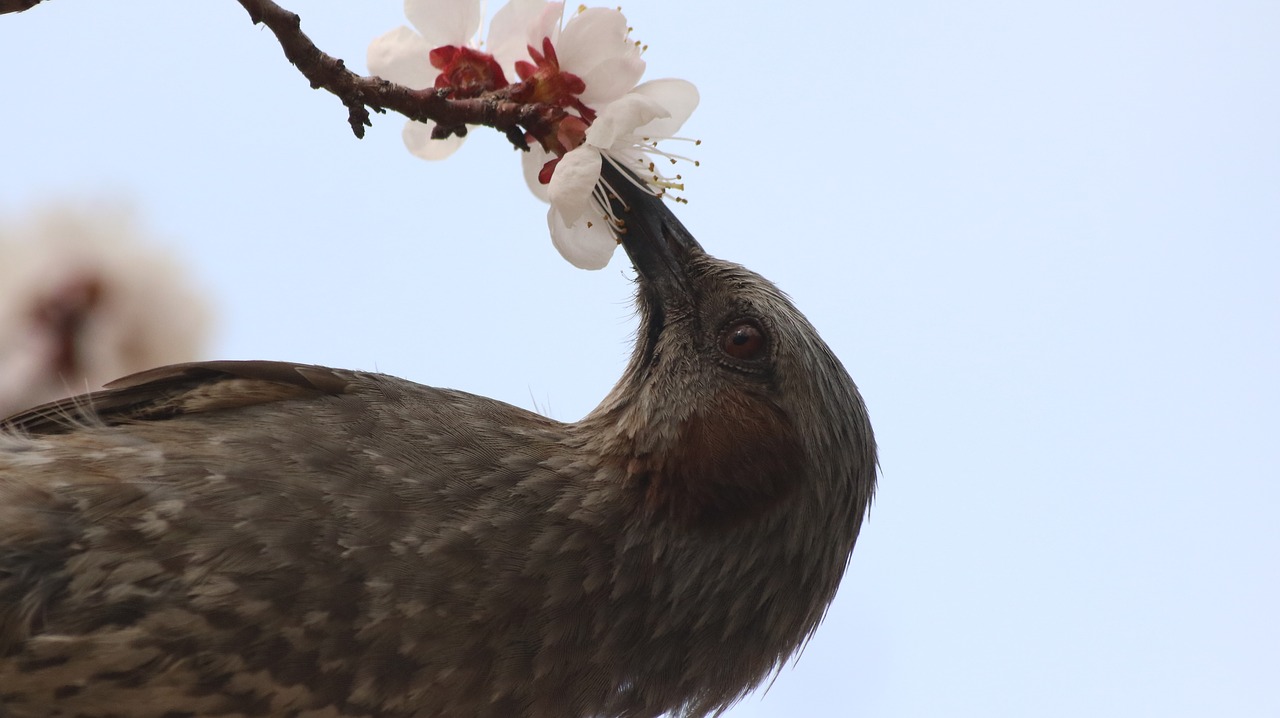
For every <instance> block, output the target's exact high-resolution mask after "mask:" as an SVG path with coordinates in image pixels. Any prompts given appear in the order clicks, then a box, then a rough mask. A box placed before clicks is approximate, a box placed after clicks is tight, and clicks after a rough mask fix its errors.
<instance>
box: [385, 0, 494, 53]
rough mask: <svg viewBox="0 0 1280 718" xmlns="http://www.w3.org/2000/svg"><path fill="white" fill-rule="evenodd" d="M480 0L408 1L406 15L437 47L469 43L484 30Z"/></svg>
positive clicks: (405, 8) (431, 46) (430, 42)
mask: <svg viewBox="0 0 1280 718" xmlns="http://www.w3.org/2000/svg"><path fill="white" fill-rule="evenodd" d="M480 5H481V2H480V0H404V15H405V17H407V18H409V22H411V23H413V26H414V27H415V28H417V30H418V32H419V33H422V37H423V39H424V40H426V41H427V44H428V45H430V49H432V50H434V49H435V48H437V47H440V46H442V45H467V44H469V43H470V42H471V38H473V37H475V36H476V35H477V34H478V33H479V32H480V15H481V7H480Z"/></svg>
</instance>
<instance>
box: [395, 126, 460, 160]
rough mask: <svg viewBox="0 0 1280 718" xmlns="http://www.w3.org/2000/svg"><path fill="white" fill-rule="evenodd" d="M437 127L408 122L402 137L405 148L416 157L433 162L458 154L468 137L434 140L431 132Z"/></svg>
mask: <svg viewBox="0 0 1280 718" xmlns="http://www.w3.org/2000/svg"><path fill="white" fill-rule="evenodd" d="M435 127H436V123H434V122H406V123H404V130H403V131H401V133H400V137H401V138H403V139H404V146H405V147H408V148H409V151H410V152H412V153H413V155H414V156H415V157H417V158H419V159H424V160H431V161H434V160H442V159H444V158H446V157H448V156H449V155H451V154H453V153H454V152H457V151H458V148H459V147H461V146H462V141H463V140H465V139H466V137H459V136H457V135H450V136H449V138H448V139H443V140H433V139H431V131H432V130H434V129H435Z"/></svg>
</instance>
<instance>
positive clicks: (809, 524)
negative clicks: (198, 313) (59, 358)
mask: <svg viewBox="0 0 1280 718" xmlns="http://www.w3.org/2000/svg"><path fill="white" fill-rule="evenodd" d="M617 184H618V183H615V185H617ZM628 192H630V193H631V194H635V192H633V191H632V190H624V194H625V193H628ZM627 199H628V201H629V202H630V203H631V208H632V209H631V212H630V213H626V212H623V215H624V216H627V217H628V232H627V235H625V236H624V245H625V247H626V249H627V251H628V253H629V254H630V255H631V257H632V259H633V261H634V262H635V264H636V266H637V269H638V272H639V274H640V306H641V319H642V324H641V331H640V332H639V338H638V342H637V348H636V352H635V354H634V356H633V357H632V360H631V363H630V365H629V366H628V368H627V370H626V372H625V374H624V375H623V377H622V379H621V380H620V381H619V383H618V385H617V387H615V389H614V390H613V391H612V392H611V393H610V394H609V396H608V397H607V398H606V399H605V400H604V402H602V404H601V405H600V407H598V408H597V409H596V410H595V411H593V412H592V413H591V414H590V415H588V416H587V417H585V418H584V419H583V420H581V421H579V422H577V423H570V424H566V423H560V422H556V421H553V420H551V419H547V418H545V417H541V416H538V415H535V414H532V413H529V412H527V411H524V410H521V409H518V408H515V407H512V406H509V405H506V404H503V403H501V402H498V401H494V400H491V399H486V398H483V397H478V396H473V395H470V394H465V393H462V392H457V391H449V390H444V389H436V388H431V387H426V386H421V385H418V384H414V383H411V382H408V381H405V380H402V379H397V378H394V377H389V376H384V375H378V374H369V373H363V372H355V371H343V370H338V369H327V368H323V367H312V366H304V365H292V364H280V363H273V362H214V363H207V364H194V365H178V366H175V367H167V368H163V369H159V370H155V371H152V372H147V373H144V374H142V375H137V376H135V377H131V378H129V379H126V380H124V381H123V382H120V383H117V384H116V385H115V386H113V387H111V388H109V389H108V390H107V391H105V392H101V393H99V394H95V395H90V396H88V397H84V398H80V399H79V400H76V401H74V402H63V403H61V404H57V405H52V406H50V407H44V408H41V409H37V410H33V411H31V412H28V413H26V414H21V415H18V416H16V417H13V418H11V419H10V420H9V422H8V424H7V427H8V428H7V430H6V433H5V434H3V436H0V715H3V716H5V718H30V717H34V716H55V715H57V716H92V717H95V718H106V717H107V716H121V717H127V718H162V717H165V718H177V717H179V716H192V717H195V716H317V717H318V716H370V717H375V716H376V717H380V718H392V717H396V718H399V717H406V718H407V717H410V716H413V717H416V718H429V717H434V716H441V717H443V716H493V717H495V718H496V717H499V716H501V717H503V718H509V717H519V716H528V717H530V718H542V717H546V718H550V717H552V716H554V717H557V718H560V717H570V718H571V717H574V716H581V717H584V718H585V717H588V716H658V715H661V714H664V713H667V712H672V713H675V714H684V715H691V716H695V715H705V714H708V713H712V712H715V711H716V710H718V709H721V708H723V707H724V706H726V705H728V704H730V703H732V702H733V701H734V700H736V699H737V698H739V697H740V696H741V695H742V694H743V693H744V692H745V691H747V690H749V689H750V688H751V687H753V686H754V685H756V684H757V683H758V682H759V681H761V680H762V679H764V678H766V677H767V676H768V674H769V673H770V672H771V671H772V670H774V669H776V668H777V667H778V666H779V665H780V663H781V662H782V661H784V660H785V659H786V658H787V657H789V656H790V655H792V654H793V653H794V652H795V651H796V650H797V648H798V647H799V646H800V645H801V643H802V642H803V641H804V639H805V638H806V637H807V636H808V635H809V634H810V633H811V632H812V631H813V630H814V629H815V628H816V626H817V624H818V622H819V621H820V620H821V617H822V615H823V612H824V611H825V609H826V606H827V605H828V603H829V602H830V600H831V598H832V596H833V595H834V592H835V590H836V586H837V584H838V583H839V580H840V577H841V575H842V574H843V571H844V567H845V565H846V563H847V560H848V557H849V552H850V551H851V550H852V548H853V544H854V540H855V538H856V536H857V533H858V528H859V526H860V524H861V521H862V517H863V515H864V513H865V510H866V507H867V504H868V502H869V501H870V498H871V494H872V491H873V487H874V482H875V446H874V441H873V439H872V435H871V428H870V425H869V423H868V422H867V418H866V413H865V409H864V407H863V405H862V401H861V399H860V398H859V397H858V394H857V390H856V388H855V387H854V385H853V382H852V381H851V380H850V379H849V377H848V375H847V373H846V372H845V371H844V369H843V368H842V367H841V365H840V363H839V361H838V360H836V359H835V357H834V356H833V355H832V354H831V353H830V351H829V350H828V349H827V347H826V345H825V344H824V343H823V342H822V340H821V339H820V338H819V337H818V335H817V333H816V332H815V331H814V330H813V328H812V327H811V326H810V325H809V324H808V322H807V321H806V320H805V319H804V318H803V317H802V316H801V315H800V314H799V313H798V312H797V311H796V310H795V309H794V308H793V307H792V306H791V304H790V302H789V301H788V300H787V299H786V298H785V297H784V296H783V295H782V294H781V293H780V292H778V291H777V290H776V289H775V288H774V287H773V285H771V284H769V283H768V282H767V281H765V280H763V279H761V278H760V277H759V276H757V275H755V274H753V273H751V272H749V271H747V270H745V269H743V268H741V267H739V266H737V265H733V264H730V263H727V262H723V261H720V260H717V259H715V258H712V257H710V256H708V255H706V254H705V253H703V252H702V250H701V248H699V247H698V245H697V244H696V243H695V242H694V241H693V240H692V238H691V237H689V236H688V235H687V233H685V231H684V229H683V227H681V226H680V225H679V223H678V222H677V221H676V220H675V219H674V217H673V216H671V215H670V214H669V212H667V211H666V209H665V208H664V207H663V206H662V205H661V203H660V202H649V201H648V200H646V199H645V198H644V197H642V196H639V195H636V196H628V197H627ZM619 210H620V211H621V207H619ZM743 322H747V323H749V324H750V325H752V326H755V327H757V328H758V329H759V330H760V331H761V332H762V333H763V335H764V337H765V339H766V341H767V344H766V345H765V346H764V349H763V351H762V353H759V354H756V355H752V356H750V357H749V358H747V359H742V358H740V357H734V356H732V355H731V354H730V353H727V352H726V346H727V345H726V344H725V336H726V331H727V330H729V329H732V328H733V327H735V326H741V324H742V323H743Z"/></svg>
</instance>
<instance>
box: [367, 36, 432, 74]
mask: <svg viewBox="0 0 1280 718" xmlns="http://www.w3.org/2000/svg"><path fill="white" fill-rule="evenodd" d="M430 53H431V47H430V46H429V45H427V41H426V40H423V39H422V36H421V35H419V34H418V33H416V32H414V31H413V30H410V29H409V28H407V27H404V26H403V25H401V26H400V27H398V28H396V29H394V30H392V31H391V32H389V33H387V34H385V35H382V36H381V37H378V38H376V39H375V40H374V41H373V42H371V43H369V50H368V52H367V53H365V64H366V65H368V67H369V74H371V75H377V76H378V77H381V78H382V79H384V80H390V81H391V82H394V83H397V84H400V85H404V86H405V87H408V88H410V89H413V90H425V89H426V88H428V87H431V86H432V85H434V84H435V83H436V76H437V75H439V74H440V71H439V70H437V69H436V68H434V67H432V66H431V58H430V57H429V55H430Z"/></svg>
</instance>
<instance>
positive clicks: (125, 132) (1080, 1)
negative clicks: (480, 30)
mask: <svg viewBox="0 0 1280 718" xmlns="http://www.w3.org/2000/svg"><path fill="white" fill-rule="evenodd" d="M284 4H285V6H286V7H288V8H289V9H291V10H294V11H296V12H299V13H300V14H301V15H302V17H303V27H304V29H305V30H306V31H307V32H308V33H310V34H311V36H312V38H313V39H314V40H315V41H316V43H317V44H318V45H319V46H320V47H321V48H322V49H324V50H326V51H327V52H329V53H331V54H334V55H337V56H339V57H342V58H345V59H346V60H347V61H348V63H349V64H350V66H351V67H353V68H355V69H357V70H359V71H363V70H364V56H365V47H366V45H367V44H368V42H369V41H370V40H371V39H372V38H374V37H375V36H377V35H379V34H381V33H382V32H384V31H386V30H389V29H391V28H392V27H394V26H396V25H398V24H401V23H402V22H403V19H402V17H403V16H402V12H401V6H400V4H399V3H398V2H393V1H382V0H379V1H377V2H375V1H373V0H358V1H357V0H351V1H348V2H333V1H329V2H319V1H317V0H288V1H286V2H285V3H284ZM495 8H496V5H491V8H490V10H491V11H492V10H493V9H495ZM797 8H798V9H797V10H788V11H784V10H783V9H782V6H781V5H779V4H778V3H763V2H742V3H732V4H729V3H706V2H702V3H693V2H675V1H674V0H654V1H653V2H649V3H640V2H634V3H629V4H627V5H624V7H623V10H624V11H625V12H626V13H627V15H628V17H629V19H630V20H631V24H632V25H633V26H634V27H635V32H634V33H633V35H634V37H636V38H638V39H640V40H643V41H644V42H646V43H647V44H649V46H650V47H649V50H648V52H647V54H646V56H645V57H646V59H647V60H648V62H649V72H648V73H647V75H646V77H649V78H655V77H664V76H678V77H683V78H686V79H689V80H691V81H693V82H694V83H696V84H697V86H698V87H699V89H700V90H701V92H702V105H701V107H700V108H699V110H698V111H697V112H696V113H695V114H694V115H693V118H692V119H691V120H690V121H689V123H687V125H686V133H687V134H688V135H689V136H692V137H697V138H700V139H702V140H703V144H702V145H701V147H698V148H697V149H696V156H697V157H698V158H699V159H700V160H701V163H702V166H701V167H700V168H699V169H696V170H687V169H686V170H685V171H684V175H685V177H686V180H687V182H688V190H687V193H686V196H687V197H688V198H689V200H690V203H689V204H688V206H683V207H680V208H679V210H678V212H679V214H680V216H681V218H682V220H683V221H684V223H685V224H686V225H687V226H688V227H689V228H690V230H691V231H692V232H693V233H694V235H695V236H697V237H698V239H699V240H700V241H701V243H702V244H703V245H704V246H705V247H706V248H707V249H708V251H710V252H712V253H713V254H716V255H718V256H721V257H724V258H727V259H732V260H734V261H738V262H742V263H744V264H746V265H747V266H749V267H751V268H752V269H755V270H757V271H759V272H760V273H762V274H763V275H765V276H767V277H769V278H770V279H772V280H774V281H775V282H777V283H778V284H779V285H780V286H781V287H782V288H783V289H784V290H785V291H787V292H788V293H790V294H791V296H792V297H793V298H794V300H795V302H796V304H797V305H798V306H799V307H800V308H801V310H802V311H804V312H805V313H806V314H807V315H808V317H809V318H810V320H811V321H812V322H813V323H814V324H815V325H816V326H817V327H818V328H819V329H820V331H821V332H822V333H823V336H824V337H825V339H826V340H827V342H828V343H829V344H830V345H831V347H832V348H833V350H834V351H835V352H836V354H837V355H838V356H840V357H841V359H842V360H843V361H844V363H845V365H846V367H847V368H848V370H849V372H850V374H852V376H853V377H854V379H855V381H857V382H858V384H859V386H860V387H861V390H862V392H863V395H864V397H865V398H866V401H867V404H868V406H869V409H870V414H871V418H872V421H873V423H874V425H875V429H876V435H877V438H878V440H879V445H880V451H881V459H880V460H881V465H882V468H883V472H882V476H881V480H880V489H879V494H878V496H877V498H876V502H875V505H874V507H873V510H872V512H871V517H870V521H869V523H867V524H866V526H865V527H864V529H863V533H862V536H861V539H860V541H859V543H858V547H857V550H856V551H855V553H854V556H853V560H852V562H851V564H850V567H849V571H848V574H847V575H846V578H845V581H844V584H843V586H842V589H841V592H840V594H839V596H838V597H837V599H836V601H835V603H834V604H833V606H832V607H831V610H830V613H829V614H828V616H827V620H826V622H825V624H824V625H823V626H822V628H821V629H820V630H819V632H818V633H817V635H816V637H815V638H814V640H813V641H812V643H811V644H810V645H809V646H808V649H807V651H806V653H805V654H804V655H803V656H802V658H801V659H800V660H799V662H798V663H797V664H796V665H795V666H794V667H792V666H788V667H786V668H785V669H783V670H782V672H781V674H780V676H779V677H778V679H777V681H776V682H775V683H774V684H773V686H772V688H771V689H770V690H769V691H768V692H767V693H765V692H764V691H763V690H761V691H757V692H756V693H754V694H752V695H749V696H748V697H747V698H745V699H744V700H743V701H742V703H740V704H739V705H737V706H736V707H735V708H734V709H733V710H732V711H730V713H729V715H730V716H732V717H733V718H748V717H754V716H859V717H867V718H871V717H877V716H883V717H903V716H982V717H984V718H991V717H993V716H1009V717H1015V716H1019V717H1021V716H1072V717H1077V716H1126V717H1127V716H1135V715H1152V716H1157V715H1158V716H1277V715H1280V687H1278V684H1277V676H1278V675H1280V610H1277V607H1280V526H1278V524H1277V517H1278V515H1280V439H1278V438H1277V434H1278V433H1280V421H1278V420H1277V406H1278V405H1280V379H1278V376H1280V372H1277V365H1278V362H1280V40H1278V38H1280V4H1277V3H1276V2H1274V1H1273V0H1267V1H1260V2H1239V1H1234V0H1216V1H1214V2H1208V1H1205V2H1177V1H1174V2H1167V1H1166V2H1140V1H1136V0H1135V1H1131V2H1112V1H1110V0H1107V1H1101V0H1096V1H1095V0H1073V1H1072V2H1039V3H1018V2H982V1H977V2H969V3H952V2H918V1H911V0H906V1H903V2H893V3H888V2H877V3H866V2H848V3H846V2H831V3H811V4H806V5H804V6H797ZM0 65H2V66H3V67H4V68H5V71H4V73H3V79H2V80H0V89H2V91H3V98H4V99H3V101H2V102H3V112H0V215H3V216H8V217H10V218H12V217H14V216H16V215H22V214H23V213H26V212H28V211H29V210H30V208H31V207H32V206H34V205H36V204H39V203H41V202H47V201H52V200H59V199H63V198H68V197H71V198H90V199H101V198H104V197H105V198H109V199H110V198H114V199H118V200H120V201H125V202H129V203H131V204H132V205H133V206H134V207H135V208H136V210H137V212H138V214H139V216H140V218H141V219H142V220H143V222H144V223H145V224H146V226H148V227H149V228H150V231H151V232H153V233H154V234H156V235H157V236H159V237H162V238H164V240H165V241H166V242H167V243H170V244H171V246H173V247H175V248H176V251H178V252H179V253H180V254H181V255H182V256H183V257H184V258H185V260H186V261H187V262H189V264H190V265H191V266H192V267H193V271H194V272H195V274H196V276H197V277H198V280H199V281H200V282H201V283H202V284H203V285H204V286H205V287H207V289H208V291H209V292H210V293H211V294H212V296H213V298H214V302H215V304H216V306H217V308H218V313H219V327H220V329H219V333H218V335H217V339H216V342H215V345H214V348H213V350H212V351H211V352H210V358H214V357H216V358H236V359H250V358H253V359H281V360H295V361H301V362H308V363H317V364H327V365H333V366H342V367H349V368H361V369H376V370H379V371H384V372H388V373H392V374H397V375H400V376H403V377H406V378H409V379H413V380H415V381H419V382H423V383H428V384H433V385H437V386H447V387H453V388H458V389H463V390H466V391H470V392H474V393H477V394H485V395H488V396H492V397H495V398H498V399H501V400H504V401H507V402H510V403H512V404H516V405H519V406H523V407H527V408H534V407H535V406H536V407H538V408H539V409H540V410H542V411H543V412H544V413H549V414H550V415H551V416H553V417H555V418H557V419H561V420H566V421H571V420H575V419H577V418H579V417H581V416H582V415H583V414H585V413H587V412H588V411H589V410H590V409H591V408H593V407H594V406H595V404H596V403H597V402H598V401H599V400H600V399H601V398H602V397H604V395H605V394H606V393H607V392H608V391H609V389H610V388H611V387H612V385H613V383H614V381H615V380H616V379H617V377H618V375H619V374H620V373H621V370H622V368H623V366H624V363H625V361H626V358H627V356H628V352H629V346H630V341H631V334H632V331H633V328H634V323H635V322H634V317H633V313H632V304H631V290H632V286H631V284H630V279H629V273H630V270H629V268H628V267H627V264H626V261H625V257H624V255H623V254H622V253H621V252H619V253H618V255H617V256H615V258H614V261H613V263H612V264H611V265H610V266H609V267H608V268H607V269H605V270H603V271H600V272H585V271H581V270H577V269H574V268H573V267H571V266H570V265H569V264H568V263H566V262H564V261H563V260H562V259H560V257H559V255H558V254H557V253H556V252H555V250H554V249H553V248H552V247H551V243H550V240H549V238H548V236H547V233H546V227H545V221H544V214H545V208H544V206H543V205H541V204H539V203H538V202H537V201H536V200H535V199H534V198H533V197H532V196H531V195H530V194H529V193H528V191H527V190H526V189H525V187H524V184H523V180H522V179H521V176H520V172H519V169H518V158H517V157H516V156H515V152H514V151H513V150H512V149H511V148H510V146H509V145H508V144H506V142H505V140H504V139H503V138H502V137H501V136H500V135H498V134H497V133H496V132H493V131H491V130H476V131H474V132H473V135H472V137H471V138H470V139H469V141H468V142H467V144H466V146H465V147H463V149H462V150H461V151H460V152H459V153H458V154H457V155H455V156H454V157H453V158H452V159H450V160H448V161H446V162H444V163H439V164H428V163H425V162H422V161H420V160H417V159H415V158H413V157H412V156H410V155H409V154H408V153H407V152H406V151H405V150H404V149H403V147H402V145H401V140H400V128H401V125H402V120H401V119H399V118H398V117H394V116H376V117H375V119H374V126H373V127H372V128H371V129H370V130H369V133H368V137H367V138H366V139H365V140H362V141H357V140H356V139H354V137H353V136H352V134H351V131H350V129H349V127H348V126H347V123H346V112H345V110H344V108H343V107H342V106H341V105H340V103H339V102H338V101H337V100H336V99H334V98H333V97H331V96H329V95H328V94H326V93H323V92H319V91H313V90H311V89H309V87H308V85H307V82H306V81H305V80H304V79H303V78H302V76H301V75H300V74H298V73H297V72H296V71H295V70H294V69H293V68H292V67H290V66H289V65H288V64H287V62H286V61H285V60H284V58H283V56H282V54H281V51H280V49H279V46H278V45H277V43H276V41H275V39H274V38H273V36H272V35H271V34H270V33H269V32H268V31H266V30H264V29H261V28H257V27H254V26H253V25H251V24H250V23H249V21H248V17H247V15H246V13H245V12H244V10H242V9H241V8H240V7H239V6H238V5H237V4H236V3H234V2H232V1H231V0H220V1H216V2H215V1H212V0H209V1H206V2H199V3H196V2H181V3H178V2H172V0H129V2H119V3H105V2H101V1H100V0H50V1H49V2H48V3H46V4H45V5H43V6H40V7H37V8H35V9H34V10H32V11H29V12H26V13H23V14H19V15H7V16H0ZM725 660H732V656H726V657H725Z"/></svg>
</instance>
